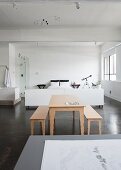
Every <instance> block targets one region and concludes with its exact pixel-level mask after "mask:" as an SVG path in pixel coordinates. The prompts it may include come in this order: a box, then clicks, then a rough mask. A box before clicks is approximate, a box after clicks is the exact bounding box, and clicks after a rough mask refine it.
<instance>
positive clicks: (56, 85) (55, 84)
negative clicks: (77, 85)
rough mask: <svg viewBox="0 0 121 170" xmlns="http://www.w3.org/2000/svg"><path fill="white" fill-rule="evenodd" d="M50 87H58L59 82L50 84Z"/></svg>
mask: <svg viewBox="0 0 121 170" xmlns="http://www.w3.org/2000/svg"><path fill="white" fill-rule="evenodd" d="M50 85H51V86H53V87H58V86H59V81H58V82H50Z"/></svg>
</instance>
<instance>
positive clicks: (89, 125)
mask: <svg viewBox="0 0 121 170" xmlns="http://www.w3.org/2000/svg"><path fill="white" fill-rule="evenodd" d="M89 134H90V120H88V135H89Z"/></svg>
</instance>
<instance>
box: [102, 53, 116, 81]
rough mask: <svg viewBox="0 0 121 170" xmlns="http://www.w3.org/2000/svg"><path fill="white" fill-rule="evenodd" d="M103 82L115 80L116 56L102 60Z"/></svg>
mask: <svg viewBox="0 0 121 170" xmlns="http://www.w3.org/2000/svg"><path fill="white" fill-rule="evenodd" d="M104 80H112V81H113V80H116V54H113V55H111V56H109V57H105V58H104Z"/></svg>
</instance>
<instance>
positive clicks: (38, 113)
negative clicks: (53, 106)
mask: <svg viewBox="0 0 121 170" xmlns="http://www.w3.org/2000/svg"><path fill="white" fill-rule="evenodd" d="M48 110H49V108H48V106H39V107H38V108H37V109H36V110H35V112H34V113H33V115H32V116H31V117H30V121H31V135H33V134H34V123H35V122H40V124H41V126H42V134H43V135H45V120H46V118H47V115H48Z"/></svg>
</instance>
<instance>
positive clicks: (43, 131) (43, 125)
mask: <svg viewBox="0 0 121 170" xmlns="http://www.w3.org/2000/svg"><path fill="white" fill-rule="evenodd" d="M41 123H42V134H43V135H45V120H43V121H42V122H41Z"/></svg>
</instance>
